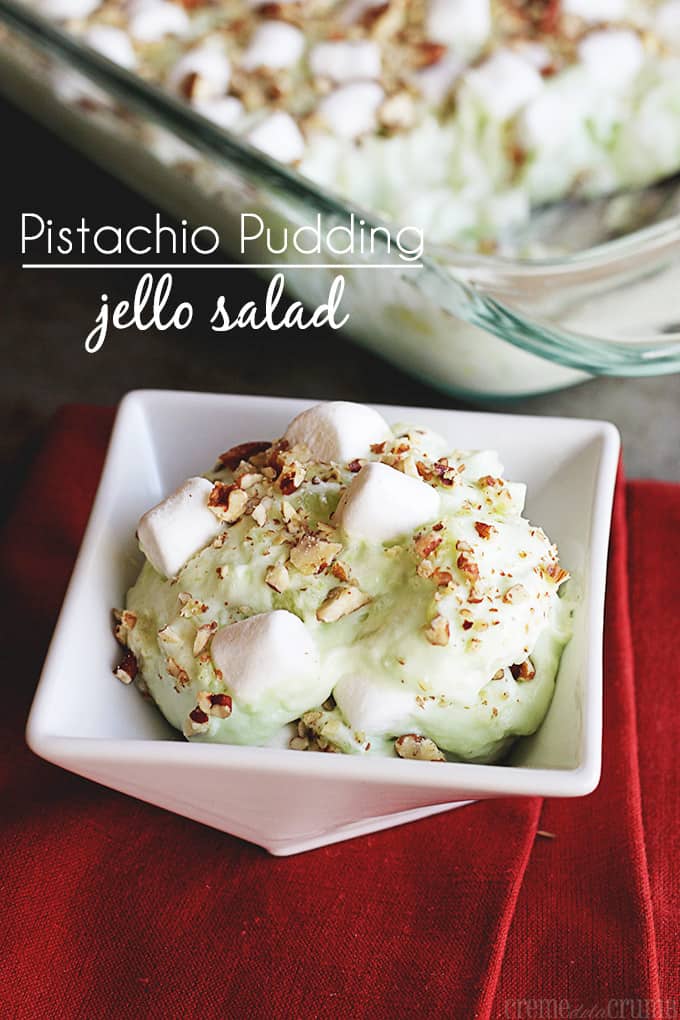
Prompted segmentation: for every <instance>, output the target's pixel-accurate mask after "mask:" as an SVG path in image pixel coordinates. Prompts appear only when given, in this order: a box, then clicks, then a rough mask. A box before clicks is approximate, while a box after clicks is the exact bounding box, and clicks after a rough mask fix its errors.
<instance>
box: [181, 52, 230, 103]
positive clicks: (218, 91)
mask: <svg viewBox="0 0 680 1020" xmlns="http://www.w3.org/2000/svg"><path fill="white" fill-rule="evenodd" d="M190 78H191V79H192V86H191V92H190V98H191V99H192V100H203V99H217V98H218V97H220V96H223V95H224V93H225V92H226V91H227V89H228V88H229V82H230V80H231V65H230V63H229V58H228V57H227V54H226V53H225V52H224V49H222V47H221V46H220V45H219V44H218V43H210V42H205V43H203V44H201V45H200V46H197V47H195V49H192V50H189V51H188V52H187V53H185V54H184V56H182V57H180V59H179V60H178V61H177V63H176V64H175V66H174V67H173V68H172V70H171V71H170V74H169V76H168V85H169V86H170V88H171V89H173V90H175V91H176V92H182V91H183V90H185V89H186V82H187V80H189V79H190ZM185 94H186V92H185Z"/></svg>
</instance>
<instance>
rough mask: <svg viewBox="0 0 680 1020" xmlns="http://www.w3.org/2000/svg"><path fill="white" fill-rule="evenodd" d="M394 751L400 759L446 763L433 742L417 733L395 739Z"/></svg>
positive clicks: (405, 734)
mask: <svg viewBox="0 0 680 1020" xmlns="http://www.w3.org/2000/svg"><path fill="white" fill-rule="evenodd" d="M394 749H395V751H396V752H397V754H398V755H399V757H400V758H411V759H413V760H414V761H446V757H445V756H444V754H443V753H442V752H441V751H440V749H439V748H438V747H437V745H436V744H435V742H434V740H430V738H429V737H423V736H421V735H420V734H419V733H404V734H403V735H402V736H401V737H397V739H396V740H395V741H394Z"/></svg>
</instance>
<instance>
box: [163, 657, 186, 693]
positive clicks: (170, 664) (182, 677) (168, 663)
mask: <svg viewBox="0 0 680 1020" xmlns="http://www.w3.org/2000/svg"><path fill="white" fill-rule="evenodd" d="M165 668H166V669H167V671H168V673H169V674H170V676H171V677H173V678H174V680H175V685H174V686H175V690H176V691H179V690H180V689H181V688H182V687H188V686H189V684H190V683H191V680H190V678H189V674H188V673H187V671H186V670H185V669H183V668H182V667H181V666H180V664H179V663H178V661H177V659H175V658H173V656H172V655H169V656H168V657H167V659H166V660H165Z"/></svg>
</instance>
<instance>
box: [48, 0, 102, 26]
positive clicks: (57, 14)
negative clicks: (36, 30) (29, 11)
mask: <svg viewBox="0 0 680 1020" xmlns="http://www.w3.org/2000/svg"><path fill="white" fill-rule="evenodd" d="M100 4H101V0H36V3H35V6H36V9H37V11H38V14H42V15H43V16H44V17H45V18H56V19H57V20H58V21H66V20H67V19H69V18H87V17H88V16H89V15H90V14H92V13H93V12H94V11H96V10H97V8H98V7H99V6H100Z"/></svg>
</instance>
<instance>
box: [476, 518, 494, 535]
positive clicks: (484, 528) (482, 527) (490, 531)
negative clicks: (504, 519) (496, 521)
mask: <svg viewBox="0 0 680 1020" xmlns="http://www.w3.org/2000/svg"><path fill="white" fill-rule="evenodd" d="M496 530H497V529H496V528H494V526H493V524H487V522H486V521H475V531H476V532H477V534H478V535H479V537H480V538H491V536H492V535H495V534H496Z"/></svg>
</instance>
